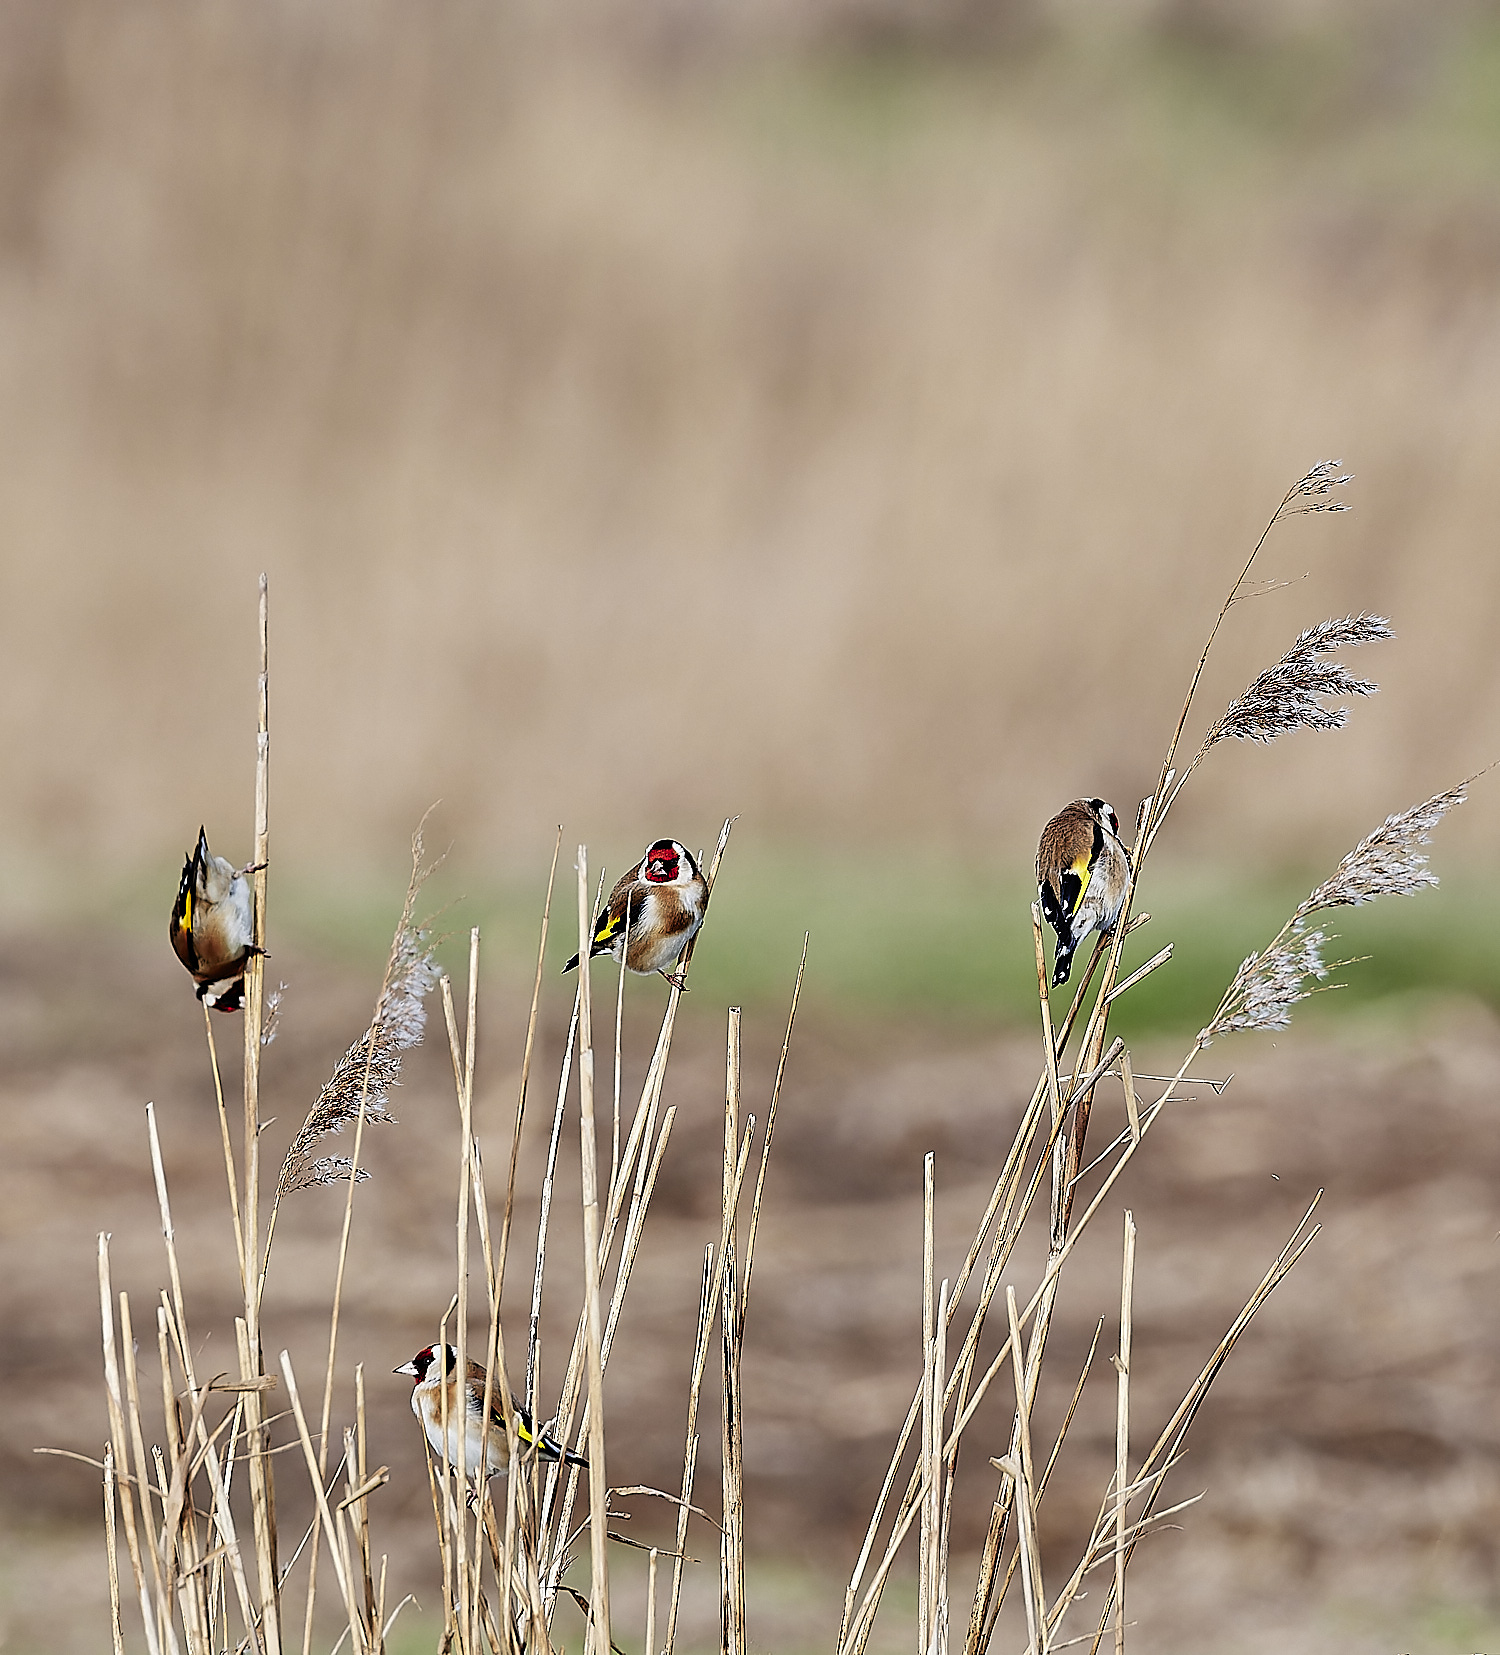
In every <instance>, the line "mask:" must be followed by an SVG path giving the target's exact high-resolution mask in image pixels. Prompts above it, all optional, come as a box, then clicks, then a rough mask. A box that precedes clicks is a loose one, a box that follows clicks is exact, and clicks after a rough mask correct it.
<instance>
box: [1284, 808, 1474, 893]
mask: <svg viewBox="0 0 1500 1655" xmlns="http://www.w3.org/2000/svg"><path fill="white" fill-rule="evenodd" d="M1468 787H1469V784H1468V783H1467V782H1460V783H1459V784H1458V786H1457V787H1450V788H1449V789H1448V791H1447V792H1446V793H1435V794H1434V795H1433V796H1432V798H1430V799H1428V800H1427V801H1426V802H1425V803H1423V804H1419V805H1413V806H1412V808H1411V809H1410V810H1404V811H1401V812H1400V813H1399V814H1398V815H1395V816H1387V817H1386V819H1385V821H1384V823H1382V825H1381V826H1380V827H1378V828H1376V830H1375V831H1374V832H1373V833H1372V834H1370V835H1369V837H1368V838H1365V839H1361V840H1360V842H1359V843H1358V844H1357V845H1356V846H1355V847H1354V849H1353V850H1352V851H1350V852H1349V854H1348V855H1347V856H1346V857H1345V858H1344V860H1343V861H1342V862H1340V863H1339V865H1338V867H1336V868H1335V869H1334V870H1333V873H1332V874H1331V875H1330V876H1329V878H1327V879H1325V880H1324V881H1323V883H1322V884H1321V885H1319V886H1318V888H1317V890H1315V891H1314V892H1313V893H1312V894H1311V895H1310V896H1309V897H1308V899H1307V900H1306V901H1305V902H1304V903H1303V904H1302V906H1301V908H1299V909H1298V913H1299V914H1300V915H1304V916H1305V915H1308V914H1315V913H1317V912H1318V911H1319V910H1320V909H1323V908H1355V907H1359V906H1360V905H1361V904H1363V903H1366V902H1373V901H1374V900H1375V899H1376V897H1380V896H1410V895H1411V893H1412V892H1413V891H1420V890H1421V889H1422V888H1423V887H1424V886H1426V885H1436V884H1437V882H1438V876H1437V875H1436V874H1435V873H1434V872H1433V871H1432V869H1431V868H1429V867H1428V866H1427V853H1426V851H1424V850H1423V849H1422V846H1423V845H1429V844H1431V843H1432V830H1433V829H1434V828H1435V827H1436V826H1437V825H1438V823H1439V822H1440V821H1442V819H1443V817H1445V816H1446V815H1447V814H1448V812H1449V811H1450V810H1452V809H1453V808H1454V807H1455V806H1456V805H1461V804H1463V803H1464V801H1465V800H1466V799H1467V798H1468V796H1469V791H1468Z"/></svg>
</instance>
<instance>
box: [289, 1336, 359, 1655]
mask: <svg viewBox="0 0 1500 1655" xmlns="http://www.w3.org/2000/svg"><path fill="white" fill-rule="evenodd" d="M281 1372H282V1375H283V1377H284V1378H285V1379H286V1390H287V1396H288V1397H289V1398H290V1400H291V1404H292V1414H293V1416H294V1417H295V1419H296V1421H297V1436H298V1438H299V1439H300V1441H301V1443H302V1457H303V1459H304V1460H305V1461H306V1462H307V1477H308V1481H309V1482H310V1483H311V1484H312V1490H313V1498H314V1499H315V1500H316V1501H317V1502H318V1511H319V1513H320V1514H321V1516H322V1518H323V1530H324V1533H325V1534H326V1535H327V1537H328V1555H329V1557H330V1558H331V1560H332V1562H333V1572H334V1575H335V1576H336V1577H337V1579H338V1583H339V1591H340V1592H341V1593H342V1594H343V1598H344V1610H345V1613H346V1614H347V1615H348V1618H349V1637H350V1647H351V1649H352V1650H353V1651H354V1652H355V1655H363V1652H364V1651H365V1649H366V1648H367V1639H366V1636H365V1628H364V1626H363V1623H362V1622H361V1620H360V1614H359V1607H358V1604H357V1603H356V1601H355V1597H354V1580H353V1576H352V1572H351V1570H350V1566H349V1564H350V1560H349V1558H348V1556H347V1555H346V1550H345V1547H344V1544H343V1539H344V1531H343V1529H342V1528H341V1527H340V1526H339V1525H337V1524H336V1523H335V1522H334V1519H333V1514H332V1513H331V1512H330V1511H329V1509H328V1495H327V1493H326V1491H325V1490H324V1487H323V1471H322V1467H321V1466H320V1464H319V1461H318V1454H317V1450H316V1449H314V1447H313V1440H312V1435H311V1433H310V1432H309V1431H308V1428H307V1416H306V1415H305V1414H304V1413H303V1411H302V1398H301V1397H300V1396H299V1395H298V1393H297V1376H296V1374H295V1372H293V1369H292V1359H291V1356H290V1355H289V1354H288V1352H286V1351H282V1353H281ZM313 1573H314V1574H315V1575H316V1573H317V1570H316V1569H315V1568H314V1570H313Z"/></svg>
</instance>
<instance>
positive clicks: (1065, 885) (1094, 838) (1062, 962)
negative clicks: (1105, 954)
mask: <svg viewBox="0 0 1500 1655" xmlns="http://www.w3.org/2000/svg"><path fill="white" fill-rule="evenodd" d="M1036 879H1037V886H1038V889H1039V895H1040V897H1041V904H1042V913H1043V914H1044V915H1045V916H1046V919H1047V923H1048V924H1049V925H1050V926H1051V927H1052V929H1053V930H1054V931H1056V932H1057V955H1056V960H1055V962H1054V965H1053V970H1052V984H1053V987H1054V988H1055V987H1057V986H1058V985H1059V984H1061V983H1065V982H1067V980H1068V972H1069V971H1070V970H1071V969H1072V966H1073V953H1074V950H1075V949H1076V948H1077V947H1078V945H1079V943H1081V942H1082V941H1083V939H1084V938H1085V937H1086V936H1088V935H1089V933H1090V932H1091V931H1097V932H1099V934H1100V935H1101V936H1108V935H1109V933H1110V932H1111V931H1113V930H1114V928H1115V922H1116V921H1117V920H1118V919H1119V917H1120V909H1121V907H1122V906H1123V904H1124V901H1125V887H1126V886H1127V885H1128V884H1129V883H1130V854H1129V852H1128V851H1127V850H1126V849H1125V846H1124V845H1123V844H1122V843H1121V840H1120V818H1119V817H1118V816H1116V815H1115V813H1114V811H1113V809H1111V807H1110V806H1109V805H1107V804H1106V803H1105V802H1104V800H1103V799H1075V800H1074V801H1073V802H1072V804H1070V805H1068V806H1067V807H1066V808H1064V809H1063V810H1060V811H1059V812H1058V813H1057V815H1056V816H1054V817H1053V818H1052V820H1051V821H1050V822H1048V824H1047V825H1046V827H1044V828H1043V829H1042V840H1041V843H1040V844H1039V845H1038V846H1037V851H1036Z"/></svg>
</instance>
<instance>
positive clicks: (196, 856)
mask: <svg viewBox="0 0 1500 1655" xmlns="http://www.w3.org/2000/svg"><path fill="white" fill-rule="evenodd" d="M255 871H256V869H255V867H254V866H250V867H245V868H235V867H234V866H232V865H231V864H230V863H228V862H226V861H225V860H224V858H223V857H222V856H215V855H214V854H213V852H212V851H211V850H209V848H208V835H207V834H206V833H205V832H204V831H203V829H202V828H201V827H200V828H199V829H198V843H197V846H196V847H195V848H194V850H193V851H192V852H191V854H190V855H189V856H188V858H187V860H186V862H184V864H183V868H182V884H181V885H180V886H178V888H177V900H176V902H174V903H173V904H172V923H171V926H170V928H169V931H168V935H169V936H170V937H171V939H172V947H173V948H174V949H176V951H177V958H178V959H179V960H181V961H182V963H183V964H184V965H185V966H186V967H187V968H188V970H189V971H191V972H192V974H193V976H194V978H195V979H196V980H197V983H198V998H199V999H200V1000H201V1001H202V1002H203V1003H204V1005H205V1006H208V1007H210V1008H212V1009H213V1010H214V1011H238V1010H239V1009H240V1007H241V1006H242V1005H243V1004H244V994H245V967H246V966H247V965H248V964H249V963H250V956H251V955H252V954H258V953H262V952H264V950H262V949H258V948H256V946H255V943H254V940H253V939H254V936H255V912H254V908H255V902H254V893H253V891H252V889H251V885H250V878H249V876H250V875H251V874H252V873H254V872H255Z"/></svg>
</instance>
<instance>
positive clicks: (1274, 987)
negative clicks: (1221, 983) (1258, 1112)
mask: <svg viewBox="0 0 1500 1655" xmlns="http://www.w3.org/2000/svg"><path fill="white" fill-rule="evenodd" d="M1468 786H1469V784H1468V782H1467V781H1463V782H1460V783H1459V784H1458V786H1457V787H1450V788H1449V789H1448V790H1447V792H1445V793H1437V794H1434V795H1433V797H1432V798H1430V799H1427V800H1425V801H1424V802H1423V803H1422V804H1419V805H1413V806H1412V808H1411V809H1410V810H1404V811H1401V812H1400V813H1398V814H1397V815H1395V816H1387V817H1386V819H1385V821H1384V823H1382V825H1381V826H1380V827H1378V828H1376V830H1375V831H1374V833H1372V834H1369V835H1368V836H1367V837H1366V838H1364V839H1361V840H1360V842H1359V843H1358V844H1357V845H1356V846H1355V847H1354V849H1353V850H1352V851H1350V852H1349V854H1348V855H1347V856H1346V857H1345V858H1344V860H1343V861H1342V862H1340V863H1339V865H1338V867H1337V868H1335V869H1334V871H1333V873H1332V874H1331V875H1330V876H1329V877H1328V878H1327V879H1325V880H1324V881H1323V883H1322V884H1321V885H1319V886H1318V887H1317V889H1316V890H1314V891H1313V892H1311V894H1310V895H1308V896H1307V897H1305V898H1304V899H1303V901H1302V902H1300V903H1299V904H1298V906H1297V909H1296V912H1295V913H1293V915H1292V917H1291V918H1290V919H1289V920H1288V921H1287V922H1286V924H1285V925H1283V926H1282V928H1281V930H1280V931H1279V932H1278V933H1277V934H1276V936H1275V937H1274V938H1273V939H1272V940H1271V942H1270V943H1269V944H1268V945H1267V946H1266V947H1265V948H1264V949H1262V950H1261V951H1260V952H1259V953H1258V954H1250V955H1248V956H1247V957H1246V958H1245V960H1244V962H1243V964H1242V965H1241V966H1240V968H1239V970H1238V971H1237V972H1235V974H1234V981H1233V982H1232V983H1230V985H1229V987H1228V989H1227V990H1226V991H1225V994H1224V998H1223V999H1222V1000H1221V1001H1220V1002H1219V1009H1218V1010H1217V1011H1216V1012H1215V1013H1214V1015H1213V1017H1212V1018H1211V1019H1210V1021H1209V1023H1208V1024H1207V1026H1206V1027H1205V1028H1204V1029H1202V1030H1201V1031H1200V1032H1199V1035H1198V1049H1199V1050H1200V1051H1201V1050H1202V1049H1203V1048H1204V1047H1205V1046H1207V1045H1209V1044H1210V1042H1212V1041H1214V1040H1216V1039H1218V1037H1219V1036H1220V1035H1221V1034H1233V1033H1235V1032H1236V1031H1238V1030H1241V1029H1284V1028H1287V1027H1288V1026H1289V1025H1290V1023H1291V1018H1292V1007H1293V1006H1295V1005H1296V1004H1297V1002H1298V1001H1299V1000H1306V999H1307V998H1309V996H1311V995H1313V994H1315V993H1317V992H1318V991H1317V989H1316V988H1315V987H1314V986H1312V985H1313V983H1314V981H1315V980H1316V981H1317V982H1321V981H1322V980H1323V979H1324V978H1326V977H1327V975H1328V973H1329V970H1330V969H1331V968H1330V966H1329V965H1328V964H1327V963H1326V962H1325V961H1324V959H1323V953H1322V950H1323V946H1324V944H1325V943H1327V941H1328V933H1327V932H1325V931H1321V930H1318V929H1316V928H1314V929H1311V930H1309V929H1308V925H1307V922H1308V920H1309V919H1311V918H1312V916H1313V915H1314V914H1317V913H1322V912H1324V911H1325V910H1327V909H1329V908H1351V907H1358V906H1360V905H1362V904H1363V903H1366V902H1373V901H1374V900H1375V899H1376V897H1381V896H1410V895H1411V893H1412V892H1413V891H1420V890H1422V889H1423V888H1424V887H1425V886H1428V885H1436V884H1437V882H1438V876H1437V875H1436V874H1435V873H1433V871H1432V870H1431V868H1429V867H1428V866H1427V854H1426V852H1425V851H1423V850H1422V849H1421V846H1423V845H1427V844H1430V843H1431V842H1432V830H1433V828H1435V827H1436V826H1437V824H1438V823H1439V822H1440V821H1442V819H1443V817H1444V816H1446V815H1447V814H1448V812H1449V811H1450V810H1452V809H1453V808H1454V806H1455V805H1461V804H1462V803H1463V802H1464V801H1465V800H1466V799H1467V798H1468V796H1469V795H1468Z"/></svg>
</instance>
